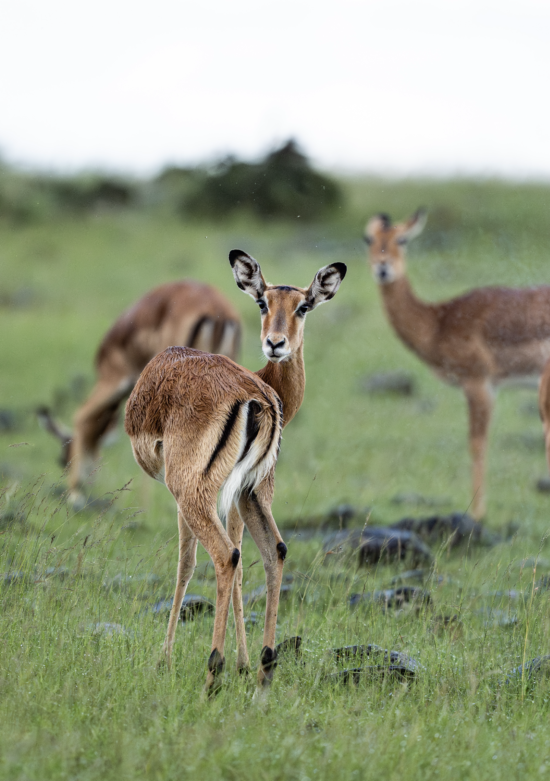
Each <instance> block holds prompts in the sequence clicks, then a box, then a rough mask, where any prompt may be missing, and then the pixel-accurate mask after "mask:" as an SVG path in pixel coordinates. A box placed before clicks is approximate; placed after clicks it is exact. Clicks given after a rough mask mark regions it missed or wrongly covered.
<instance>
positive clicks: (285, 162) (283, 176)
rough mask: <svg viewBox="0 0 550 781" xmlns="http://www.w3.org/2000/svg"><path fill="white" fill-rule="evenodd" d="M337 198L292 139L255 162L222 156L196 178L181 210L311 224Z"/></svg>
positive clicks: (329, 181)
mask: <svg viewBox="0 0 550 781" xmlns="http://www.w3.org/2000/svg"><path fill="white" fill-rule="evenodd" d="M341 200H342V195H341V191H340V188H339V186H338V185H337V184H336V182H334V181H333V180H332V179H330V178H329V177H327V176H325V175H324V174H321V173H319V172H317V171H315V170H313V168H312V167H311V166H310V164H309V161H308V159H307V158H306V157H305V155H304V154H303V153H302V152H301V151H300V150H299V148H298V147H297V145H296V143H295V142H294V141H292V140H290V141H288V142H287V143H286V144H284V145H283V146H282V147H281V148H280V149H276V150H275V151H273V152H271V153H270V154H268V155H267V156H266V157H265V159H264V160H261V161H260V162H259V163H245V162H242V161H239V160H236V159H235V158H234V157H227V158H226V159H225V160H223V161H221V162H220V163H219V164H218V165H217V166H216V167H215V168H214V169H213V170H211V171H203V172H202V176H197V178H196V180H195V187H194V189H193V190H192V191H191V192H190V194H189V195H188V196H187V198H185V199H184V200H183V211H184V212H185V213H187V214H191V215H195V216H199V217H210V218H212V217H214V218H220V217H227V216H229V215H230V214H232V213H234V212H236V211H239V210H244V211H248V212H251V213H253V214H254V215H256V216H258V217H260V218H262V219H266V220H267V219H276V218H287V219H288V218H290V219H296V218H297V217H299V218H301V219H302V220H315V219H318V218H320V217H322V216H323V215H325V214H326V213H327V212H329V211H330V210H331V209H334V208H335V207H336V206H338V205H339V203H340V202H341Z"/></svg>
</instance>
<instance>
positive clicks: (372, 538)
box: [324, 526, 433, 566]
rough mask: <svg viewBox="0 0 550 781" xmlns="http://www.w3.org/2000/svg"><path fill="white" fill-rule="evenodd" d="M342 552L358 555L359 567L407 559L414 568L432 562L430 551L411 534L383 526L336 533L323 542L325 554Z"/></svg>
mask: <svg viewBox="0 0 550 781" xmlns="http://www.w3.org/2000/svg"><path fill="white" fill-rule="evenodd" d="M342 548H348V549H351V550H357V551H358V564H359V566H368V565H370V564H377V563H378V562H380V561H382V562H385V563H391V562H395V561H402V560H403V559H405V558H410V559H411V562H412V564H413V566H415V565H418V564H424V563H426V562H431V561H432V560H433V556H432V552H431V551H430V549H429V548H428V547H427V545H425V544H424V543H423V542H422V540H421V539H420V538H419V537H418V536H417V535H416V534H415V533H414V532H410V531H402V530H400V529H393V528H391V527H389V528H388V527H384V526H374V527H367V528H366V529H363V530H359V529H356V530H354V531H352V532H338V533H336V534H332V535H329V536H328V537H327V538H326V541H325V544H324V550H325V552H326V553H338V552H339V550H338V549H340V550H341V549H342Z"/></svg>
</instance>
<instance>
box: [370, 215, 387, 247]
mask: <svg viewBox="0 0 550 781" xmlns="http://www.w3.org/2000/svg"><path fill="white" fill-rule="evenodd" d="M388 228H391V217H390V216H389V215H388V214H375V215H374V217H371V218H370V220H369V221H368V222H367V225H366V227H365V234H364V238H365V241H366V242H367V244H372V242H373V240H374V238H375V236H376V234H377V233H378V232H379V231H385V230H388Z"/></svg>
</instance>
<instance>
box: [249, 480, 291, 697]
mask: <svg viewBox="0 0 550 781" xmlns="http://www.w3.org/2000/svg"><path fill="white" fill-rule="evenodd" d="M266 483H268V480H264V482H263V483H262V485H260V486H259V487H258V489H257V491H252V492H251V493H250V494H247V495H243V496H241V499H240V501H239V511H240V513H241V516H242V518H243V520H244V521H245V523H246V525H247V528H248V530H249V532H250V534H251V535H252V538H253V540H254V542H255V543H256V545H257V546H258V548H259V550H260V553H261V555H262V559H263V564H264V569H265V577H266V586H267V601H266V608H265V626H264V642H263V648H262V655H261V658H260V668H259V670H258V685H259V686H268V685H269V684H270V683H271V681H272V679H273V673H274V671H275V667H276V666H277V657H276V655H275V631H276V628H277V611H278V608H279V593H280V591H281V583H282V580H283V564H284V560H285V556H286V552H287V548H286V545H285V544H284V542H283V539H282V537H281V535H280V533H279V530H278V529H277V525H276V523H275V520H274V518H273V515H272V514H271V499H272V496H273V490H272V486H271V485H266Z"/></svg>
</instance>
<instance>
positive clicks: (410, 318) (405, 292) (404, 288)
mask: <svg viewBox="0 0 550 781" xmlns="http://www.w3.org/2000/svg"><path fill="white" fill-rule="evenodd" d="M380 290H381V293H382V300H383V302H384V306H385V308H386V312H387V314H388V317H389V319H390V322H391V324H392V325H393V327H394V329H395V331H396V332H397V335H398V336H399V337H400V338H401V340H402V341H403V342H404V343H405V344H406V345H407V347H409V348H410V349H411V350H413V352H415V353H417V355H419V356H420V357H422V358H424V359H425V360H429V357H430V353H431V349H432V346H433V338H434V335H435V332H436V330H437V314H436V309H435V307H434V306H433V305H431V304H426V303H424V302H423V301H421V300H420V299H419V298H417V297H416V296H415V294H414V292H413V289H412V287H411V283H410V282H409V280H408V278H407V277H406V276H403V277H400V278H399V279H396V280H395V282H390V283H389V284H387V285H381V286H380Z"/></svg>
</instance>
